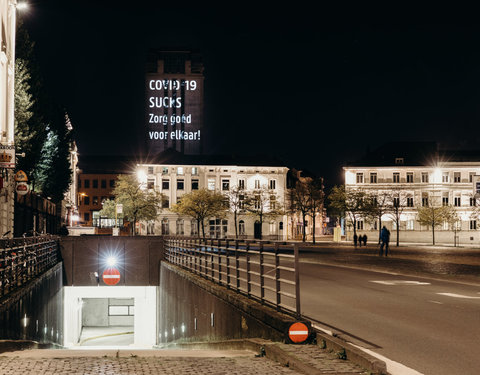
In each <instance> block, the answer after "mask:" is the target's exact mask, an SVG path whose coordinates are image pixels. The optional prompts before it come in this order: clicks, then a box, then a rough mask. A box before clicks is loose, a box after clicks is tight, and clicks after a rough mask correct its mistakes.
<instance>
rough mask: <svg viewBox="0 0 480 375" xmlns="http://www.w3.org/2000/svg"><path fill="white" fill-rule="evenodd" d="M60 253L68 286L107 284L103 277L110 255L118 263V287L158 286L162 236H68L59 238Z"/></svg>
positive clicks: (161, 257)
mask: <svg viewBox="0 0 480 375" xmlns="http://www.w3.org/2000/svg"><path fill="white" fill-rule="evenodd" d="M60 251H61V254H62V259H63V262H64V266H65V277H66V285H67V286H95V285H101V286H102V285H106V284H105V283H104V282H103V280H102V274H103V272H104V271H105V270H106V269H107V268H108V265H107V258H108V257H110V256H113V257H115V258H116V259H117V262H118V264H117V266H116V268H117V269H118V270H119V271H120V282H119V283H118V284H117V285H118V286H147V285H153V286H158V280H159V277H158V269H159V265H160V260H161V259H163V254H164V253H163V240H162V237H157V236H148V237H123V236H122V237H112V236H80V237H76V236H75V237H74V236H72V237H68V236H67V237H62V238H61V241H60ZM95 272H97V274H98V279H99V280H98V282H97V279H96V277H95V275H94V274H95Z"/></svg>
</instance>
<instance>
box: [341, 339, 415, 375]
mask: <svg viewBox="0 0 480 375" xmlns="http://www.w3.org/2000/svg"><path fill="white" fill-rule="evenodd" d="M350 344H351V345H353V346H355V347H357V348H358V349H360V350H363V351H364V352H365V353H368V354H370V355H371V356H374V357H375V358H378V359H379V360H381V361H383V362H385V364H386V365H387V371H388V373H389V374H391V375H424V374H423V373H421V372H418V371H417V370H414V369H413V368H410V367H407V366H405V365H402V364H401V363H399V362H396V361H392V360H391V359H388V358H387V357H384V356H383V355H381V354H378V353H375V352H374V351H372V350H370V349H366V348H363V347H361V346H359V345H355V344H353V343H350Z"/></svg>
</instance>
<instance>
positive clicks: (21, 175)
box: [15, 170, 28, 182]
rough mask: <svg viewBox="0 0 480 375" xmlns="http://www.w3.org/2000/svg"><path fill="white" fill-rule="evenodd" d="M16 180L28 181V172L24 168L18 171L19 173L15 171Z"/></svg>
mask: <svg viewBox="0 0 480 375" xmlns="http://www.w3.org/2000/svg"><path fill="white" fill-rule="evenodd" d="M15 181H16V182H27V181H28V177H27V174H26V173H25V172H24V171H22V170H20V171H18V172H17V173H15Z"/></svg>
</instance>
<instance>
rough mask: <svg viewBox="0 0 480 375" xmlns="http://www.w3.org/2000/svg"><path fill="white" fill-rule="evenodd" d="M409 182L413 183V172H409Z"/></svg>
mask: <svg viewBox="0 0 480 375" xmlns="http://www.w3.org/2000/svg"><path fill="white" fill-rule="evenodd" d="M407 182H408V183H413V172H407Z"/></svg>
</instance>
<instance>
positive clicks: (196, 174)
mask: <svg viewBox="0 0 480 375" xmlns="http://www.w3.org/2000/svg"><path fill="white" fill-rule="evenodd" d="M192 175H194V176H198V168H197V167H192Z"/></svg>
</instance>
